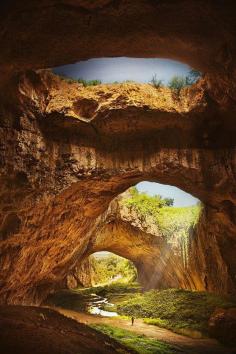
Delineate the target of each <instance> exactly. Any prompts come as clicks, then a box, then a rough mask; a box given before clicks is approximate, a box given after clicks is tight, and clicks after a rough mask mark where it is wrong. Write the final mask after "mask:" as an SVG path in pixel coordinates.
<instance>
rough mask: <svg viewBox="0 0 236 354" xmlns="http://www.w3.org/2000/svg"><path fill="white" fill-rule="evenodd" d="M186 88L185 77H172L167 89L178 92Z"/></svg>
mask: <svg viewBox="0 0 236 354" xmlns="http://www.w3.org/2000/svg"><path fill="white" fill-rule="evenodd" d="M185 86H186V77H184V76H177V75H175V76H173V77H172V79H170V81H169V83H168V87H169V88H170V89H172V90H176V91H178V92H179V91H180V90H181V89H182V88H183V87H185Z"/></svg>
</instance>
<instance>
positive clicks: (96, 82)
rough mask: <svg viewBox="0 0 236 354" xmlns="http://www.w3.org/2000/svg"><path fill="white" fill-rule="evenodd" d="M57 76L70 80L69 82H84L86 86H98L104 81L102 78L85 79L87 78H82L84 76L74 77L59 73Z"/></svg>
mask: <svg viewBox="0 0 236 354" xmlns="http://www.w3.org/2000/svg"><path fill="white" fill-rule="evenodd" d="M57 76H59V77H60V79H61V80H64V81H66V82H68V83H69V84H76V83H79V84H82V85H83V86H84V87H87V86H97V85H101V83H102V81H101V80H85V79H82V78H79V79H73V78H72V77H68V76H64V75H59V74H57Z"/></svg>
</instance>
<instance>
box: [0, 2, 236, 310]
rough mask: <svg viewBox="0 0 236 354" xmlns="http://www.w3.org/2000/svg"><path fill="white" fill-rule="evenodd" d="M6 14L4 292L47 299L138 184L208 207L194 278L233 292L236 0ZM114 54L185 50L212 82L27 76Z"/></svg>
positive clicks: (195, 251)
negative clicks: (171, 189)
mask: <svg viewBox="0 0 236 354" xmlns="http://www.w3.org/2000/svg"><path fill="white" fill-rule="evenodd" d="M1 10H2V11H1V24H0V44H1V58H0V71H1V78H2V79H1V93H0V96H1V107H0V121H1V127H0V137H1V145H0V169H1V199H0V208H1V216H0V237H1V244H0V250H1V260H0V275H1V284H0V286H1V290H0V299H1V302H2V303H4V302H9V303H27V304H29V303H39V302H40V301H41V300H42V299H43V298H44V297H46V296H47V293H48V292H50V291H53V289H54V288H55V287H56V284H61V281H62V280H63V279H65V276H66V275H67V274H68V273H69V271H70V270H71V269H73V267H74V266H75V265H76V264H77V262H78V260H79V259H82V258H83V255H84V254H85V253H86V251H87V248H88V245H89V242H90V239H91V238H92V237H93V235H94V234H95V233H96V230H97V229H98V228H99V227H100V225H101V221H102V218H103V213H104V212H106V209H107V207H108V205H109V203H110V201H111V200H112V199H113V197H115V196H117V195H118V194H119V193H121V192H123V191H124V190H125V189H127V188H128V187H129V186H131V185H133V184H135V183H137V182H139V181H141V180H150V181H158V182H160V183H168V184H172V185H176V186H177V187H180V188H182V189H184V190H185V191H187V192H189V193H192V194H193V195H195V196H196V197H198V198H199V199H200V200H201V201H202V202H203V203H204V204H205V212H204V215H203V217H202V219H201V220H200V223H199V225H198V229H197V232H196V234H195V238H193V240H192V243H191V254H190V256H191V257H190V259H191V265H190V270H191V274H192V277H193V278H194V283H195V284H197V288H198V289H207V290H210V291H217V292H221V293H227V292H235V288H236V278H235V273H236V257H235V251H236V239H235V231H236V226H235V224H236V220H235V215H236V214H235V203H236V190H235V166H236V164H235V162H236V161H235V133H236V132H235V130H236V128H235V92H236V90H235V63H236V60H235V59H236V40H235V37H236V35H235V33H236V28H235V26H236V25H235V24H236V19H235V17H236V15H235V14H236V12H235V2H234V1H231V0H228V1H224V2H222V1H214V2H212V1H199V0H188V1H187V0H180V1H149V0H139V1H136V2H133V1H131V0H121V1H105V0H104V1H96V4H95V3H94V2H93V4H92V2H90V1H80V0H68V1H67V0H63V1H50V0H43V1H41V2H40V3H39V2H38V1H36V0H31V1H28V0H27V1H24V2H16V1H10V2H1ZM39 14H40V15H39ZM173 19H174V20H173ZM111 29H112V30H111ZM115 55H116V56H124V55H126V56H137V57H140V56H141V57H169V58H173V59H179V60H182V61H184V62H187V63H189V64H190V65H192V66H193V67H194V68H196V69H199V70H201V71H202V72H204V73H205V80H204V81H203V82H202V83H199V84H198V85H197V86H195V87H193V88H191V89H190V90H184V91H183V92H182V93H181V95H180V97H177V96H175V95H172V94H171V92H170V91H168V90H155V89H153V88H151V87H150V86H148V85H124V86H122V85H121V86H119V85H118V86H114V87H113V86H109V87H108V88H107V87H105V86H99V87H96V88H89V89H83V88H81V87H78V86H77V85H74V84H71V85H69V84H68V83H66V82H60V80H57V79H55V78H54V77H53V76H52V75H50V74H48V73H47V72H46V73H45V72H35V71H28V72H27V73H26V72H25V73H24V74H22V75H21V74H19V71H26V70H31V69H42V68H47V67H51V66H55V65H60V64H66V63H70V62H73V61H76V60H79V59H85V58H90V57H101V56H115Z"/></svg>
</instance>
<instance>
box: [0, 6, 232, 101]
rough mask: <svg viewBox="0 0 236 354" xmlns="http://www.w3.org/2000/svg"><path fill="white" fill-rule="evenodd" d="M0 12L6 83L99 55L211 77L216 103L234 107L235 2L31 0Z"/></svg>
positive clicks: (1, 63) (0, 62) (0, 64)
mask: <svg viewBox="0 0 236 354" xmlns="http://www.w3.org/2000/svg"><path fill="white" fill-rule="evenodd" d="M0 6H1V9H0V10H1V11H0V13H1V35H0V47H1V48H2V50H1V58H0V70H1V71H2V76H1V77H4V76H7V74H10V73H12V72H16V71H19V70H28V69H44V68H48V67H53V66H57V65H63V64H69V63H73V62H76V61H78V60H83V59H89V58H97V57H115V56H117V57H119V56H127V57H149V58H153V57H161V58H170V59H176V60H179V61H182V62H185V63H188V64H189V65H190V66H192V67H194V68H196V69H199V70H201V71H202V72H204V73H207V74H208V80H207V85H208V89H209V92H210V94H211V97H213V98H214V99H215V100H217V101H218V102H219V103H220V104H221V105H232V106H234V103H235V98H236V93H235V92H236V90H235V73H236V70H235V62H236V60H235V59H236V42H235V26H236V25H235V23H236V11H235V8H236V5H235V2H234V1H233V0H227V1H225V2H224V3H222V2H221V1H210V0H208V1H204V0H189V1H187V0H179V1H178V2H176V1H150V0H137V1H135V2H134V1H133V0H121V1H117V0H98V1H85V0H60V1H55V0H43V1H41V2H40V3H39V2H38V1H37V0H26V1H24V2H22V1H21V2H18V1H2V2H1V5H0ZM39 13H40V16H39V15H38V14H39ZM1 81H2V83H3V84H4V80H1Z"/></svg>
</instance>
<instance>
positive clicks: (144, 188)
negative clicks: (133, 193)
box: [136, 181, 199, 207]
mask: <svg viewBox="0 0 236 354" xmlns="http://www.w3.org/2000/svg"><path fill="white" fill-rule="evenodd" d="M136 187H137V188H138V190H139V191H140V192H147V193H148V194H150V195H155V194H160V195H161V196H162V197H164V198H174V206H177V207H184V206H189V205H195V204H196V203H197V202H198V201H199V200H198V199H197V198H194V197H193V196H192V195H191V194H188V193H185V192H184V191H182V190H181V189H179V188H177V187H174V186H169V185H167V184H160V183H154V182H146V181H145V182H141V183H139V184H137V186H136Z"/></svg>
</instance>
